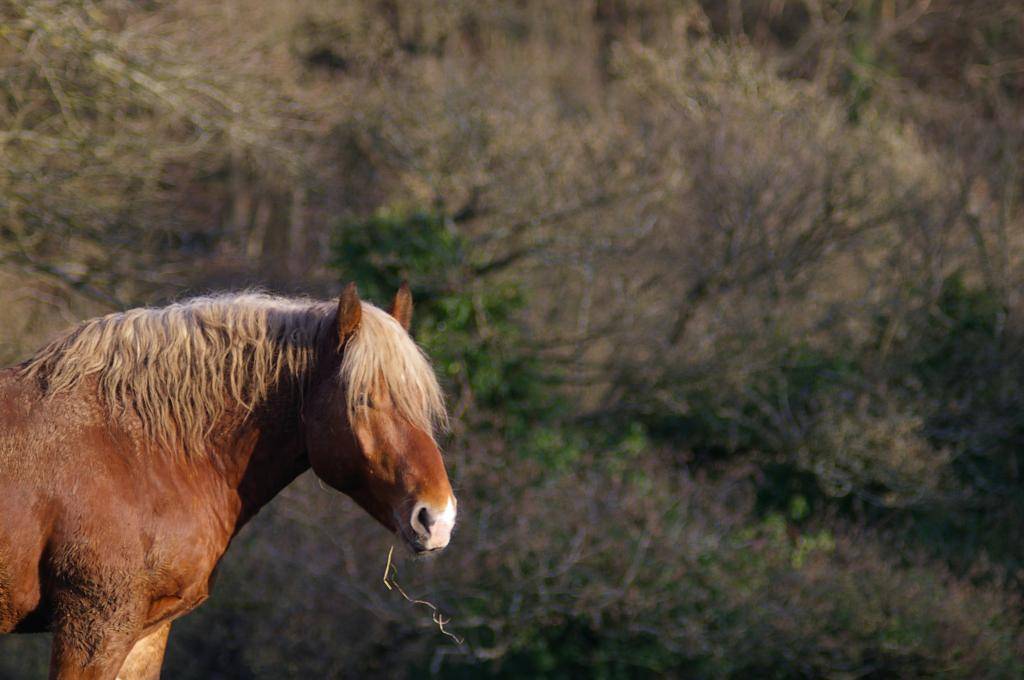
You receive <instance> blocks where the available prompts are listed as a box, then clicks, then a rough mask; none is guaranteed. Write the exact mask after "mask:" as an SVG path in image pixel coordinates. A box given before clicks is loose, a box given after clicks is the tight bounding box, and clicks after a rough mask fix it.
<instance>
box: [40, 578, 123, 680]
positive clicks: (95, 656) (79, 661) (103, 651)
mask: <svg viewBox="0 0 1024 680" xmlns="http://www.w3.org/2000/svg"><path fill="white" fill-rule="evenodd" d="M83 583H84V584H86V585H84V586H83V585H81V584H83ZM116 583H120V585H122V586H123V587H122V588H116V587H114V584H116ZM82 591H85V592H84V593H83V592H82ZM130 593H131V588H130V586H128V585H126V584H124V582H118V581H116V580H113V579H107V580H102V579H92V580H83V581H81V582H80V584H79V585H78V586H77V587H76V588H75V589H74V590H72V589H71V588H65V589H61V590H59V591H57V592H56V593H55V595H54V598H53V601H54V608H55V610H56V612H57V615H56V617H55V621H54V627H53V644H52V648H51V651H50V679H51V680H115V678H116V677H117V672H118V670H120V668H121V666H122V665H123V664H124V660H125V658H127V656H128V653H129V652H130V651H131V650H132V646H134V645H135V642H136V641H137V640H138V639H139V636H140V635H141V634H142V626H141V620H142V611H143V608H142V606H141V604H140V603H139V602H138V601H136V600H135V599H134V598H133V597H131V595H130Z"/></svg>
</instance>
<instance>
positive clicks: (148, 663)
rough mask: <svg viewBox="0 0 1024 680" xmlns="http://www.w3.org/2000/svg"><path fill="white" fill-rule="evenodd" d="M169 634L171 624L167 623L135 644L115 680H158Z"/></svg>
mask: <svg viewBox="0 0 1024 680" xmlns="http://www.w3.org/2000/svg"><path fill="white" fill-rule="evenodd" d="M170 632H171V622H170V621H168V622H167V623H165V624H162V625H161V626H160V627H159V628H157V629H156V630H154V631H153V632H152V633H150V634H149V635H147V636H146V637H144V638H142V639H141V640H139V641H138V642H136V643H135V646H134V647H132V651H131V652H129V653H128V658H127V659H125V660H124V665H122V666H121V672H119V673H118V674H117V680H159V678H160V667H161V666H163V663H164V650H165V649H167V635H168V634H169V633H170Z"/></svg>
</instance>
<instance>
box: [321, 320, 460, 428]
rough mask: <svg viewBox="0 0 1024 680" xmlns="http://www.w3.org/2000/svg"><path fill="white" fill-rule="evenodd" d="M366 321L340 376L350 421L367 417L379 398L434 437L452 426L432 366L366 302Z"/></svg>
mask: <svg viewBox="0 0 1024 680" xmlns="http://www.w3.org/2000/svg"><path fill="white" fill-rule="evenodd" d="M362 311H363V313H362V318H361V320H360V322H359V326H358V327H357V328H356V330H355V333H354V334H353V336H352V337H351V338H349V339H348V341H347V342H346V344H345V351H344V356H343V357H342V363H341V377H342V380H343V382H344V384H345V387H346V390H345V396H346V399H347V406H348V416H349V420H350V421H352V422H356V421H358V420H359V419H361V418H363V417H364V414H365V409H366V408H367V407H368V406H369V405H370V402H371V401H373V400H374V399H375V398H377V397H381V396H384V395H386V396H387V397H388V400H389V401H390V403H391V405H392V407H393V408H394V410H395V411H397V412H398V413H399V414H400V415H401V416H403V417H404V418H406V419H407V420H408V421H409V422H411V423H412V424H413V425H415V426H416V427H418V428H420V429H422V430H423V431H424V432H427V433H428V434H431V435H433V434H434V432H435V431H436V430H437V429H439V428H444V427H445V426H447V424H448V420H447V413H446V411H445V405H444V394H443V392H442V391H441V387H440V385H439V384H438V382H437V377H436V375H435V374H434V370H433V368H431V366H430V361H429V360H428V359H427V357H426V355H425V354H424V353H423V350H421V349H420V347H419V346H418V345H417V344H416V343H415V342H413V340H412V338H410V337H409V334H408V333H407V332H406V331H405V329H404V328H402V325H401V324H400V323H398V321H397V320H395V318H394V317H392V316H391V315H390V314H388V313H387V312H385V311H383V310H381V309H378V308H377V307H374V306H373V305H371V304H369V303H366V302H364V303H363V310H362Z"/></svg>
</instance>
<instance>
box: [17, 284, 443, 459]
mask: <svg viewBox="0 0 1024 680" xmlns="http://www.w3.org/2000/svg"><path fill="white" fill-rule="evenodd" d="M336 309H337V303H335V302H314V301H310V300H303V299H289V298H281V297H274V296H270V295H264V294H259V293H241V294H228V295H217V296H210V297H200V298H194V299H191V300H186V301H184V302H180V303H176V304H172V305H169V306H167V307H162V308H145V309H133V310H129V311H127V312H121V313H116V314H110V315H108V316H104V317H99V318H96V319H91V320H89V321H86V322H84V323H82V324H81V325H79V326H78V327H76V328H74V329H72V330H71V331H69V332H68V333H67V334H65V335H64V336H62V337H60V338H58V339H56V340H54V341H53V342H51V343H50V344H49V345H47V346H45V347H43V348H42V349H40V350H39V351H38V352H37V353H36V355H35V356H34V357H32V358H31V359H29V360H28V361H27V362H26V363H25V364H24V365H23V367H22V370H23V372H24V373H25V374H26V375H28V376H31V377H37V378H40V379H42V381H43V383H44V384H45V385H46V389H47V391H48V392H49V393H50V394H53V393H57V392H61V391H66V390H71V389H74V388H75V387H76V386H78V385H79V384H80V383H81V381H82V380H83V379H85V378H88V377H95V379H96V381H97V383H98V386H99V392H100V396H101V398H102V399H103V401H104V402H105V404H106V406H107V407H108V408H110V409H111V411H112V413H113V414H114V415H119V414H124V413H126V412H128V411H129V410H130V411H133V412H134V413H135V414H136V415H137V417H138V418H139V420H140V421H141V423H142V426H143V428H144V429H145V431H146V433H147V435H148V436H149V437H150V438H151V439H152V440H153V441H154V442H156V443H158V444H159V445H161V446H163V447H166V448H169V449H172V450H173V449H175V448H183V449H185V450H186V451H187V452H189V453H190V454H194V455H203V454H205V453H206V447H207V442H208V440H209V436H210V433H211V430H212V428H213V427H214V426H215V425H216V424H217V423H218V421H220V419H221V418H222V417H223V416H224V415H225V413H226V412H227V411H228V410H229V409H232V408H237V406H239V405H240V406H241V407H242V408H244V409H246V410H249V411H251V410H253V409H255V408H256V407H257V406H258V405H259V404H260V403H261V402H262V401H263V400H264V399H266V398H267V396H268V395H269V394H270V392H271V390H272V388H274V387H275V386H277V385H280V384H282V381H285V380H287V381H289V383H290V384H291V385H292V386H294V388H295V389H296V390H298V391H301V390H302V389H303V388H304V387H305V384H306V378H307V377H308V376H309V374H310V370H311V369H312V367H313V365H314V363H315V361H316V358H317V357H316V352H317V351H318V347H320V346H321V345H324V343H322V342H321V340H322V339H323V338H324V337H325V336H324V334H325V333H336V332H337V331H336V328H337V320H336V314H335V310H336ZM362 311H363V314H362V323H361V324H360V326H359V328H358V329H357V330H356V331H355V333H354V334H353V336H352V337H351V338H350V339H349V341H348V343H347V344H346V346H345V354H344V359H343V361H342V369H341V370H342V378H343V381H344V383H345V385H346V390H345V393H346V399H347V407H348V412H349V414H350V417H352V418H354V419H357V418H360V417H362V415H363V414H364V410H363V408H362V407H363V406H364V405H365V404H366V402H367V399H368V398H370V399H372V398H374V397H376V396H379V395H381V394H383V391H385V390H386V391H387V393H388V395H389V396H390V400H391V402H392V403H393V405H394V408H395V409H396V410H398V412H399V413H400V414H401V415H402V416H404V417H405V418H407V419H408V420H409V421H410V422H412V423H414V424H416V425H417V426H419V427H421V428H423V429H424V430H426V431H427V432H428V433H431V434H432V433H433V429H434V427H436V426H439V425H443V424H444V423H445V410H444V401H443V397H442V392H441V389H440V387H439V386H438V383H437V378H436V377H435V375H434V372H433V370H432V369H431V367H430V364H429V362H428V361H427V359H426V357H425V356H424V354H423V352H422V351H421V350H420V349H419V347H417V346H416V344H415V343H414V342H413V341H412V339H411V338H410V337H409V335H408V334H407V333H406V332H405V330H404V329H403V328H402V327H401V325H399V324H398V323H397V322H396V321H395V320H394V319H393V318H392V317H391V316H390V315H389V314H387V313H386V312H384V311H382V310H380V309H378V308H377V307H374V306H373V305H370V304H368V303H365V302H364V303H363V306H362ZM326 346H330V347H333V345H331V344H330V343H326Z"/></svg>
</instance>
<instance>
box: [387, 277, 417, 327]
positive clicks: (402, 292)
mask: <svg viewBox="0 0 1024 680" xmlns="http://www.w3.org/2000/svg"><path fill="white" fill-rule="evenodd" d="M391 316H393V317H395V318H396V319H398V323H400V324H402V328H404V329H405V330H407V331H408V330H409V327H410V326H412V292H411V291H410V290H409V282H408V281H403V282H402V285H401V286H399V288H398V292H397V293H395V299H394V301H393V302H392V303H391Z"/></svg>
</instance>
